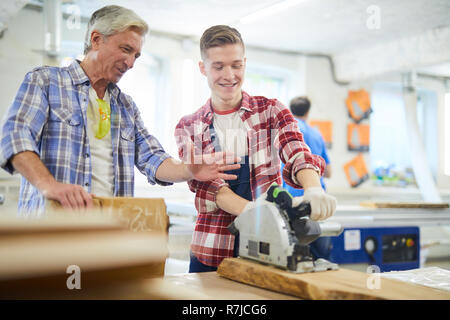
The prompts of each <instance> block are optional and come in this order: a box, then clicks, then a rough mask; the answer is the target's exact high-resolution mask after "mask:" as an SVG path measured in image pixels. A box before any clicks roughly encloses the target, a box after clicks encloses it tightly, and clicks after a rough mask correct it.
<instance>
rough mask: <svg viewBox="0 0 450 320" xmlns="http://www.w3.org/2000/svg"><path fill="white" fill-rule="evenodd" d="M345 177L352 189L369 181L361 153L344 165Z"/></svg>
mask: <svg viewBox="0 0 450 320" xmlns="http://www.w3.org/2000/svg"><path fill="white" fill-rule="evenodd" d="M344 171H345V175H346V176H347V181H348V182H349V183H350V185H351V186H352V187H353V188H356V187H358V186H359V185H360V184H361V183H363V182H364V181H366V180H368V179H369V172H368V171H367V167H366V161H365V160H364V157H363V155H362V153H360V154H359V155H358V156H356V157H355V158H353V159H352V160H350V161H349V162H347V163H346V164H344Z"/></svg>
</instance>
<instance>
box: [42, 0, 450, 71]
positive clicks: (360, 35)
mask: <svg viewBox="0 0 450 320" xmlns="http://www.w3.org/2000/svg"><path fill="white" fill-rule="evenodd" d="M40 1H42V0H40ZM289 1H292V0H289ZM294 1H295V0H294ZM279 2H280V0H149V1H142V0H114V1H113V0H63V3H65V4H76V5H78V6H79V7H80V8H81V12H82V15H83V16H85V17H89V16H90V15H91V14H92V13H93V12H94V11H95V10H97V9H99V8H100V7H102V6H104V5H110V4H118V5H122V6H124V7H127V8H130V9H133V10H134V11H136V12H137V13H138V14H139V15H140V16H141V17H142V18H144V19H145V20H146V21H147V23H148V24H149V26H150V30H153V31H158V32H164V33H172V34H176V35H181V36H186V37H190V38H194V39H199V38H200V36H201V34H202V32H203V31H204V30H205V29H206V28H208V27H210V26H212V25H216V24H228V25H232V26H234V27H236V28H237V29H238V30H239V31H240V32H241V34H242V36H243V39H244V41H245V43H246V45H251V46H257V47H263V48H268V49H271V50H282V51H293V52H302V53H320V54H326V55H334V54H338V53H343V52H346V51H348V50H352V49H362V48H366V47H371V46H373V45H377V44H383V43H387V42H390V41H395V40H400V39H403V38H407V37H411V36H414V35H419V34H423V33H424V32H427V31H429V30H434V29H439V28H443V27H444V28H445V27H448V28H450V0H395V1H392V0H302V1H300V0H299V1H297V4H296V5H295V6H292V7H290V8H288V9H286V10H284V11H281V12H278V13H276V14H273V15H271V16H269V17H266V18H263V19H260V20H256V21H254V22H253V23H250V24H242V23H240V21H239V20H240V19H241V18H243V17H244V16H246V15H248V14H251V13H254V12H255V11H257V10H260V9H262V8H266V7H268V6H271V5H274V4H277V3H279ZM371 6H376V8H377V9H378V10H379V13H380V15H379V18H380V19H379V23H380V24H379V28H377V29H373V28H372V29H370V28H369V27H368V26H367V23H368V20H369V19H371V16H372V14H373V11H370V10H371V9H370V8H371ZM63 10H64V7H63ZM448 66H449V65H448V63H447V64H443V65H442V66H441V67H438V66H436V67H434V68H435V70H434V71H435V72H438V73H440V74H444V75H448V76H450V70H449V69H448Z"/></svg>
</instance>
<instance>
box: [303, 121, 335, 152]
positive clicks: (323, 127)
mask: <svg viewBox="0 0 450 320" xmlns="http://www.w3.org/2000/svg"><path fill="white" fill-rule="evenodd" d="M308 123H309V125H310V126H311V127H314V128H316V129H317V130H319V131H320V134H321V135H322V138H323V140H324V141H325V145H326V147H327V148H328V149H331V146H332V142H333V122H331V121H320V120H311V121H308Z"/></svg>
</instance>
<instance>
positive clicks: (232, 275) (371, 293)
mask: <svg viewBox="0 0 450 320" xmlns="http://www.w3.org/2000/svg"><path fill="white" fill-rule="evenodd" d="M217 273H218V274H219V275H220V276H223V277H225V278H228V279H231V280H235V281H239V282H242V283H246V284H250V285H254V286H257V287H261V288H265V289H269V290H273V291H276V292H281V293H284V294H289V295H293V296H296V297H299V298H303V299H313V300H323V299H327V300H328V299H333V300H334V299H338V300H340V299H348V300H353V299H357V300H366V299H369V300H373V299H393V300H410V299H411V300H416V299H419V300H422V299H432V300H442V299H445V300H450V293H448V292H446V291H442V290H437V289H432V288H428V287H425V286H420V285H413V284H409V283H404V282H400V281H395V280H390V279H385V278H382V277H380V278H378V280H379V286H375V288H378V289H369V288H368V287H369V286H370V284H371V283H372V282H371V279H373V277H376V275H373V274H366V273H362V272H357V271H352V270H347V269H339V270H333V271H325V272H316V273H303V274H296V273H291V272H288V271H285V270H281V269H278V268H275V267H272V266H267V265H262V264H259V263H258V262H253V261H250V260H246V259H242V258H227V259H224V260H223V261H222V263H221V264H220V265H219V268H218V270H217ZM369 277H371V278H369ZM368 283H369V286H368ZM375 283H376V282H375Z"/></svg>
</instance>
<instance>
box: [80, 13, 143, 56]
mask: <svg viewBox="0 0 450 320" xmlns="http://www.w3.org/2000/svg"><path fill="white" fill-rule="evenodd" d="M130 28H135V29H136V30H137V31H138V32H139V33H140V34H141V35H142V36H145V35H146V34H147V32H148V25H147V23H146V22H145V21H144V20H143V19H142V18H140V17H139V16H138V15H137V14H136V13H134V11H132V10H130V9H127V8H124V7H120V6H106V7H103V8H101V9H98V10H97V11H95V12H94V13H93V14H92V16H91V19H90V20H89V23H88V27H87V32H86V38H85V40H84V54H86V53H88V52H89V50H91V34H92V31H94V30H96V31H98V32H99V33H101V34H103V35H104V36H105V37H109V36H112V35H113V34H116V33H119V32H123V31H126V30H128V29H130Z"/></svg>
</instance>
